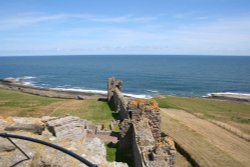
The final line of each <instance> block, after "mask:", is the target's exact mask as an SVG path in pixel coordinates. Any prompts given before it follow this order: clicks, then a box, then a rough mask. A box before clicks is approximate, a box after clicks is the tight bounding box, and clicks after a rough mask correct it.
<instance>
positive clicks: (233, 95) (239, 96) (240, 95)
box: [203, 92, 250, 99]
mask: <svg viewBox="0 0 250 167" xmlns="http://www.w3.org/2000/svg"><path fill="white" fill-rule="evenodd" d="M203 97H228V98H236V99H250V93H240V92H215V93H208V94H207V96H203Z"/></svg>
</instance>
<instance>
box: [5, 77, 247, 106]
mask: <svg viewBox="0 0 250 167" xmlns="http://www.w3.org/2000/svg"><path fill="white" fill-rule="evenodd" d="M0 88H3V89H9V90H15V91H19V92H24V93H29V94H33V95H38V96H44V97H51V98H63V99H78V100H84V99H95V100H104V101H105V100H106V95H107V94H106V93H104V92H102V91H100V92H94V91H92V92H91V91H85V92H84V91H80V90H73V89H72V90H70V89H69V90H65V89H60V88H58V89H57V88H44V87H38V86H34V85H27V84H25V83H24V82H21V81H16V80H11V79H0ZM124 95H125V96H126V97H127V98H142V97H140V95H139V96H138V97H132V95H131V96H130V94H126V93H125V94H124ZM161 96H168V95H160V96H159V97H161ZM183 97H185V96H183ZM152 98H153V97H152ZM187 98H204V99H218V100H231V101H239V102H250V94H240V93H231V92H225V93H223V92H221V93H209V94H208V96H203V97H196V96H194V97H187Z"/></svg>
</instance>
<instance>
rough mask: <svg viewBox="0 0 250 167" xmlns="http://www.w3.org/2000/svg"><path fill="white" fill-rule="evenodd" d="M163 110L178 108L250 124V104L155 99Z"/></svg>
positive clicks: (187, 99)
mask: <svg viewBox="0 0 250 167" xmlns="http://www.w3.org/2000/svg"><path fill="white" fill-rule="evenodd" d="M155 100H156V101H157V102H158V103H159V106H160V107H162V108H176V109H182V110H185V111H189V112H191V113H194V114H201V116H202V117H204V118H210V119H216V120H221V121H223V120H224V121H225V120H226V121H233V122H237V123H242V124H250V104H246V103H240V102H233V101H222V100H214V99H203V98H188V97H174V96H166V97H164V98H156V99H155Z"/></svg>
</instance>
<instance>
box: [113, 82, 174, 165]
mask: <svg viewBox="0 0 250 167" xmlns="http://www.w3.org/2000/svg"><path fill="white" fill-rule="evenodd" d="M121 88H122V82H121V81H116V80H115V78H110V79H109V80H108V101H109V103H111V104H112V105H114V106H115V108H116V109H117V111H118V112H119V113H120V117H121V119H122V120H121V123H120V129H121V134H120V140H119V146H120V147H130V148H131V149H132V150H133V155H134V162H135V166H136V167H158V166H164V167H174V166H175V155H176V150H175V146H174V142H173V140H172V139H171V138H170V137H162V136H161V128H160V127H161V116H160V109H159V107H158V104H157V103H156V102H155V101H153V100H143V99H130V100H127V99H126V98H125V97H124V96H123V95H122V89H121Z"/></svg>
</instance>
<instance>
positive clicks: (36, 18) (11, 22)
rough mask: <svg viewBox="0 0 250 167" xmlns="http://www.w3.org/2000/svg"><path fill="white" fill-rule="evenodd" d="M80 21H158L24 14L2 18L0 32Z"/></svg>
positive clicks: (128, 17) (147, 18) (92, 16)
mask: <svg viewBox="0 0 250 167" xmlns="http://www.w3.org/2000/svg"><path fill="white" fill-rule="evenodd" d="M70 19H78V20H82V21H91V22H99V23H127V22H132V23H148V22H151V21H153V20H156V17H136V16H132V15H125V16H112V17H109V16H101V15H91V14H53V15H46V14H42V13H24V14H20V15H17V16H13V17H8V18H0V30H8V29H12V28H18V27H22V26H29V25H33V24H38V23H44V22H49V21H59V20H70Z"/></svg>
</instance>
